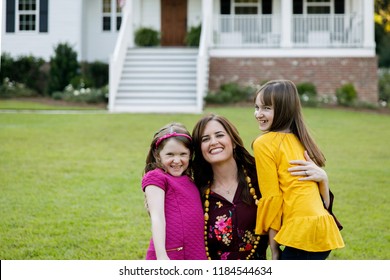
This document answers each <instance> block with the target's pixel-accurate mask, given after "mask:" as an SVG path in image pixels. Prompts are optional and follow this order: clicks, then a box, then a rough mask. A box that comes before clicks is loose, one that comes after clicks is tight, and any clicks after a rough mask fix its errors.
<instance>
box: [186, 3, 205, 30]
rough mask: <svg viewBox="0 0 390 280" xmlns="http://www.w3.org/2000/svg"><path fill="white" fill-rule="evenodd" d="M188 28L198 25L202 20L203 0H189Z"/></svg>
mask: <svg viewBox="0 0 390 280" xmlns="http://www.w3.org/2000/svg"><path fill="white" fill-rule="evenodd" d="M187 15H188V16H187V28H188V30H189V29H190V28H191V27H194V26H198V25H199V24H200V23H201V22H202V1H199V0H188V3H187Z"/></svg>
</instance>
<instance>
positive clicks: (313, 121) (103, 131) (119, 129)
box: [0, 106, 390, 260]
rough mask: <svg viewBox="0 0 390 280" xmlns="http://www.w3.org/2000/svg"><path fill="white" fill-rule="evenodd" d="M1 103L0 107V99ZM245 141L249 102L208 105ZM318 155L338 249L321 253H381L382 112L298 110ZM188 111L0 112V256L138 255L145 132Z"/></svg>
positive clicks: (384, 211)
mask: <svg viewBox="0 0 390 280" xmlns="http://www.w3.org/2000/svg"><path fill="white" fill-rule="evenodd" d="M0 108H1V106H0ZM207 111H213V112H216V113H218V114H222V115H224V116H226V117H227V118H228V119H230V120H231V121H232V122H233V123H234V124H236V126H237V128H238V129H239V131H240V133H241V136H242V137H243V139H244V141H245V144H246V146H247V147H248V148H250V144H251V142H252V140H253V139H254V138H255V137H256V135H257V134H258V132H259V131H258V129H257V124H256V122H255V120H254V118H253V109H252V108H251V107H247V108H233V107H227V108H222V107H221V108H208V109H207ZM304 113H305V117H306V120H307V123H308V124H309V126H310V127H311V130H312V132H313V134H314V136H315V138H316V140H317V142H318V143H319V145H320V147H321V148H322V149H323V151H324V153H325V155H326V157H327V160H328V161H327V166H326V171H327V172H328V175H329V178H330V183H331V189H332V191H333V192H334V194H335V196H336V200H335V205H334V212H335V213H336V215H337V217H338V218H339V219H340V221H341V222H342V223H343V225H344V229H343V231H342V235H343V237H344V240H345V243H346V247H345V248H344V249H341V250H336V251H334V252H333V253H332V254H331V257H330V259H347V260H357V259H359V260H360V259H364V260H367V259H390V228H389V227H390V215H389V213H390V203H389V194H390V188H389V186H390V176H389V170H390V147H389V142H388V141H389V140H390V115H379V114H375V113H366V112H351V111H343V110H331V109H311V108H310V109H309V108H307V109H305V110H304ZM199 118H200V115H191V114H107V113H102V114H99V113H96V114H94V113H88V114H75V113H73V114H34V113H24V114H8V113H0V190H1V196H0V213H1V214H0V215H1V216H0V219H1V223H0V259H3V260H7V259H8V260H17V259H47V260H50V259H55V260H59V259H61V260H63V259H64V260H68V259H75V260H76V259H83V260H95V259H96V260H98V259H105V260H123V259H131V260H134V259H143V258H144V254H145V251H146V248H147V246H148V243H149V238H150V222H149V217H148V215H147V213H146V211H145V209H144V206H143V193H142V191H141V187H140V181H141V176H142V170H143V168H144V161H145V157H146V154H147V151H148V146H149V143H150V141H151V137H152V134H153V133H154V132H155V131H156V130H157V129H158V128H160V127H161V126H162V125H165V124H166V123H168V122H171V121H179V122H182V123H183V124H185V125H186V126H187V128H189V130H192V127H193V125H194V124H195V122H196V121H197V120H198V119H199Z"/></svg>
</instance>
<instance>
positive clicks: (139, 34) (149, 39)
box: [134, 27, 160, 47]
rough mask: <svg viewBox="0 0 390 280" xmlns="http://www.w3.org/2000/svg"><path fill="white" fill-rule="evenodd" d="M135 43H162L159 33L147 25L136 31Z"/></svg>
mask: <svg viewBox="0 0 390 280" xmlns="http://www.w3.org/2000/svg"><path fill="white" fill-rule="evenodd" d="M134 43H135V44H136V45H137V46H139V47H154V46H158V45H159V44H160V38H159V33H158V32H157V31H156V30H154V29H152V28H147V27H141V28H139V29H138V30H136V32H135V36H134Z"/></svg>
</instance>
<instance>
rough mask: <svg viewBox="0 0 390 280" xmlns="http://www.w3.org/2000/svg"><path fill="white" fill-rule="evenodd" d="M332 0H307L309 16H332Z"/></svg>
mask: <svg viewBox="0 0 390 280" xmlns="http://www.w3.org/2000/svg"><path fill="white" fill-rule="evenodd" d="M332 2H333V1H332V0H307V1H306V12H307V14H330V13H332Z"/></svg>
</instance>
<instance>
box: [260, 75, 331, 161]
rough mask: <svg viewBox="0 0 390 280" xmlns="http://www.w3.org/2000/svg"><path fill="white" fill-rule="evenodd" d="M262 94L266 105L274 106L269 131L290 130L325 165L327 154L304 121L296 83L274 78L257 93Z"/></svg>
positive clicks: (316, 159)
mask: <svg viewBox="0 0 390 280" xmlns="http://www.w3.org/2000/svg"><path fill="white" fill-rule="evenodd" d="M259 94H261V98H262V102H263V104H264V105H266V106H273V109H274V119H273V122H272V124H271V127H270V129H269V131H282V130H285V129H290V131H291V132H292V133H293V134H294V135H295V136H296V137H297V138H298V139H299V141H301V143H302V145H303V146H304V147H305V149H306V150H307V152H308V153H309V156H310V157H311V158H312V160H313V161H314V162H315V163H316V164H317V165H318V166H325V161H326V159H325V156H324V155H323V153H322V152H321V150H320V149H319V147H318V146H317V144H316V143H315V141H314V139H313V138H312V137H311V135H310V133H309V130H308V128H307V126H306V124H305V122H304V119H303V114H302V106H301V101H300V99H299V94H298V90H297V88H296V86H295V84H294V83H293V82H292V81H289V80H273V81H269V82H267V83H266V84H264V85H263V86H262V87H261V88H260V89H259V90H258V91H257V93H256V95H255V99H254V100H256V98H257V97H258V95H259Z"/></svg>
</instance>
